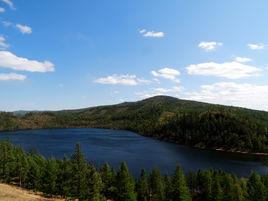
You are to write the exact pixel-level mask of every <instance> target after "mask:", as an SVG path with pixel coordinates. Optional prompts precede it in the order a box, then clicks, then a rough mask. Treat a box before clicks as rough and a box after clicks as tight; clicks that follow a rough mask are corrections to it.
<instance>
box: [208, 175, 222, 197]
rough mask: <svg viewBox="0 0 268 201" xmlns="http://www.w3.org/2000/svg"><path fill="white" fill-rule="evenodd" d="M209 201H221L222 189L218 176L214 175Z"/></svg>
mask: <svg viewBox="0 0 268 201" xmlns="http://www.w3.org/2000/svg"><path fill="white" fill-rule="evenodd" d="M210 200H211V201H222V200H223V190H222V187H221V184H220V178H219V176H217V175H216V176H215V177H214V179H213V183H212V192H211V198H210Z"/></svg>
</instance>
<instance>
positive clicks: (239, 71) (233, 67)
mask: <svg viewBox="0 0 268 201" xmlns="http://www.w3.org/2000/svg"><path fill="white" fill-rule="evenodd" d="M186 69H187V71H188V74H190V75H205V76H216V77H223V78H228V79H239V78H245V77H251V76H258V75H260V72H261V69H259V68H257V67H255V66H251V65H246V64H243V63H239V62H237V61H233V62H225V63H215V62H209V63H200V64H192V65H190V66H188V67H186Z"/></svg>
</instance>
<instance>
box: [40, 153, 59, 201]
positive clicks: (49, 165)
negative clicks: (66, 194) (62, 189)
mask: <svg viewBox="0 0 268 201" xmlns="http://www.w3.org/2000/svg"><path fill="white" fill-rule="evenodd" d="M58 172H59V170H58V164H57V161H56V160H55V159H53V158H52V159H48V160H47V161H46V163H45V169H44V172H43V182H42V183H43V192H44V193H46V194H47V195H50V196H51V195H53V194H56V192H57V189H56V187H57V184H56V182H57V175H58Z"/></svg>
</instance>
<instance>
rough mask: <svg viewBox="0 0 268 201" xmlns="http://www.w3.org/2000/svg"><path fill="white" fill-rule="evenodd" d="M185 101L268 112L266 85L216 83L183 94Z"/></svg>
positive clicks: (267, 87) (267, 88)
mask: <svg viewBox="0 0 268 201" xmlns="http://www.w3.org/2000/svg"><path fill="white" fill-rule="evenodd" d="M184 98H186V99H191V100H196V101H203V102H209V103H215V104H223V105H232V106H239V107H246V108H251V109H259V110H263V109H265V110H268V101H267V100H268V85H255V84H248V83H243V84H238V83H234V82H218V83H214V84H211V85H202V86H201V89H200V90H199V91H195V92H190V93H188V94H185V97H184Z"/></svg>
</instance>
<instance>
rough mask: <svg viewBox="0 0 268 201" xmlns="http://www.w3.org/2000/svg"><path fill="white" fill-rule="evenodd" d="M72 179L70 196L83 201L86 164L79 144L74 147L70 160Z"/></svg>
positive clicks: (85, 186) (85, 184) (85, 183)
mask: <svg viewBox="0 0 268 201" xmlns="http://www.w3.org/2000/svg"><path fill="white" fill-rule="evenodd" d="M71 162H72V174H71V175H72V179H71V186H72V189H71V195H72V196H73V197H75V198H78V199H79V200H85V199H86V197H87V192H88V191H87V178H86V175H87V163H86V160H85V159H84V155H83V154H82V151H81V147H80V145H79V144H76V145H75V151H74V154H73V155H72V158H71Z"/></svg>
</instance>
